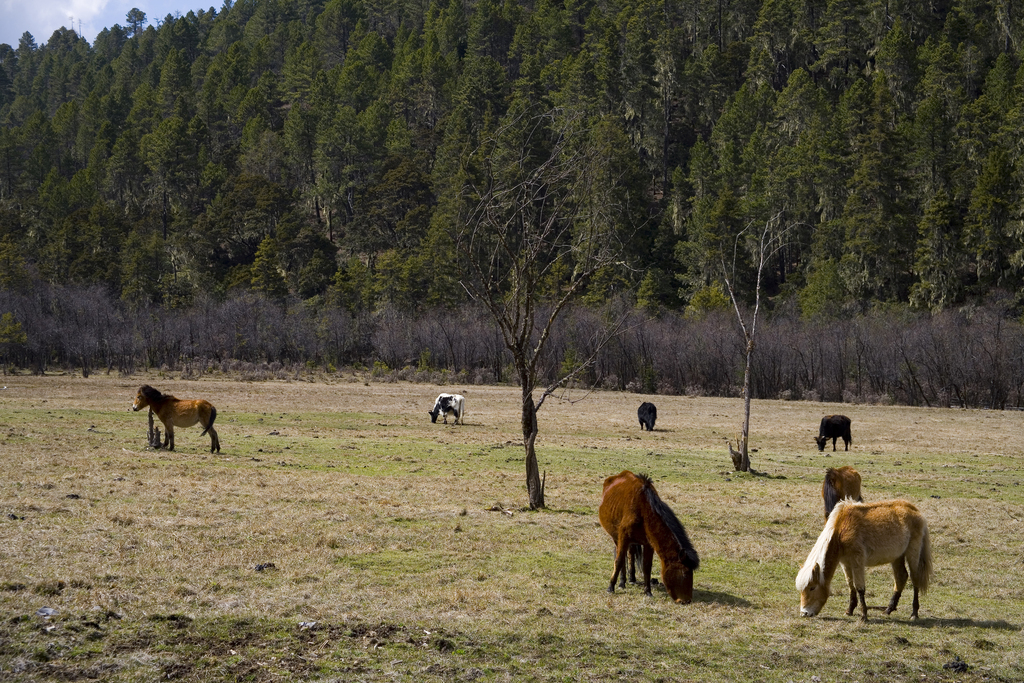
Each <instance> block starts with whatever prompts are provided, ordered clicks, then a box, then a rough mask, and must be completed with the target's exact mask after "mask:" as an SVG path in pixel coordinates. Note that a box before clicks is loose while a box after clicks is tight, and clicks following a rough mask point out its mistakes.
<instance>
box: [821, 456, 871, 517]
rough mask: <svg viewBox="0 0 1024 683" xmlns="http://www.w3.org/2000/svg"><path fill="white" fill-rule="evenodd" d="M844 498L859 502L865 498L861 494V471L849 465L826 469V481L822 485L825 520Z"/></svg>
mask: <svg viewBox="0 0 1024 683" xmlns="http://www.w3.org/2000/svg"><path fill="white" fill-rule="evenodd" d="M844 498H853V499H854V500H855V501H857V502H858V503H860V502H863V501H864V499H863V498H861V496H860V472H858V471H857V470H855V469H853V468H852V467H850V466H849V465H845V466H844V467H840V468H838V469H837V468H833V467H829V468H828V469H827V470H826V471H825V481H824V482H823V483H822V485H821V499H822V500H823V501H825V521H826V522H827V521H828V516H829V514H830V513H831V512H832V508H834V507H835V506H836V503H838V502H839V501H841V500H843V499H844Z"/></svg>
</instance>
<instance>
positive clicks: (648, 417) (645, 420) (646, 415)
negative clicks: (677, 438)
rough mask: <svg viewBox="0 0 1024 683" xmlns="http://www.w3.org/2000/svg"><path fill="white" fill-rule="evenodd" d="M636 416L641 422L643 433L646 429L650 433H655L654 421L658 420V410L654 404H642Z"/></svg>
mask: <svg viewBox="0 0 1024 683" xmlns="http://www.w3.org/2000/svg"><path fill="white" fill-rule="evenodd" d="M636 416H637V418H638V419H639V420H640V429H641V431H642V430H643V429H644V427H646V428H647V431H649V432H653V431H654V421H655V420H657V419H658V409H657V408H655V407H654V404H653V403H647V402H644V403H641V404H640V407H639V408H637V410H636Z"/></svg>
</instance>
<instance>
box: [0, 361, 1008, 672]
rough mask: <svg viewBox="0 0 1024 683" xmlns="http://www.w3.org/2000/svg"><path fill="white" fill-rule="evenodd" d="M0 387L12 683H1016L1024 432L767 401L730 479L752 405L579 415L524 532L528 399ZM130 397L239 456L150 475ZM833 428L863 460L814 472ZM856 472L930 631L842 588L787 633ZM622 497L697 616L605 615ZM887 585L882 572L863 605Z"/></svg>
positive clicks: (548, 406)
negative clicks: (914, 526)
mask: <svg viewBox="0 0 1024 683" xmlns="http://www.w3.org/2000/svg"><path fill="white" fill-rule="evenodd" d="M0 383H5V384H6V388H5V389H2V390H0V466H2V472H3V474H2V477H0V514H2V517H0V619H2V621H0V680H20V681H37V680H87V679H99V680H105V681H153V680H157V679H162V680H181V681H214V680H230V681H234V680H251V681H272V680H324V681H330V680H337V681H613V680H614V681H617V680H629V681H637V680H644V681H782V682H785V681H812V680H820V681H823V682H830V681H859V682H866V681H872V680H878V681H1021V680H1024V657H1022V655H1021V654H1020V652H1021V643H1022V642H1024V641H1022V639H1021V633H1020V631H1021V627H1022V626H1024V581H1022V578H1021V574H1022V571H1024V559H1022V558H1024V553H1022V539H1024V524H1022V519H1024V489H1022V487H1021V485H1020V484H1021V480H1022V478H1024V476H1022V471H1021V467H1022V464H1024V455H1022V448H1024V447H1022V445H1021V437H1022V436H1024V413H1020V412H990V411H963V410H944V409H920V408H904V407H893V406H860V405H844V406H838V405H834V404H817V403H805V402H772V401H757V402H755V403H754V407H753V417H752V425H751V433H752V442H751V446H752V448H755V449H757V451H756V452H754V453H753V454H752V463H753V467H754V468H755V469H756V470H757V471H756V473H755V474H753V475H750V474H743V475H737V474H736V473H733V472H732V471H731V469H732V467H731V461H730V459H729V455H728V452H727V449H726V445H725V439H727V438H730V437H735V435H736V432H737V430H738V426H739V424H740V418H741V410H742V404H741V401H739V400H737V399H732V400H727V399H713V398H688V397H668V396H654V397H650V396H641V395H636V394H624V393H612V392H599V393H594V394H590V395H586V396H585V395H584V394H572V395H570V396H566V397H565V398H566V399H571V400H561V401H553V400H550V399H549V401H548V402H546V403H545V405H544V407H543V409H542V410H541V413H540V415H539V417H540V437H539V439H538V455H539V458H540V464H541V469H542V470H546V472H547V491H546V494H547V503H548V506H549V507H548V509H546V510H543V511H539V512H530V511H528V510H524V509H523V505H524V504H525V502H526V492H525V486H524V479H525V474H524V472H525V468H524V464H523V450H522V445H521V435H520V432H519V414H518V405H517V404H518V389H517V388H515V387H479V386H466V387H463V386H452V387H437V386H427V385H413V384H376V383H371V384H367V383H365V382H364V381H363V379H362V378H357V377H355V376H332V377H330V378H325V377H320V378H317V381H272V382H261V383H247V382H239V381H232V380H230V379H217V378H204V379H202V380H198V381H182V380H179V379H177V378H176V377H173V376H166V377H165V376H159V375H156V374H153V375H147V376H137V377H132V378H116V377H104V376H93V377H90V378H88V379H83V378H81V377H76V376H70V375H69V376H55V377H29V376H17V377H12V376H8V377H5V378H3V379H2V380H0ZM142 383H150V384H153V385H154V386H156V387H157V388H159V389H161V390H163V391H169V392H173V393H174V394H175V395H177V396H179V397H181V398H185V397H203V398H207V399H209V400H210V401H212V402H213V403H214V404H215V405H216V406H217V408H218V411H219V412H218V417H217V427H218V431H219V433H220V439H221V443H222V447H223V452H222V453H220V454H213V455H211V454H210V453H209V452H208V451H209V438H208V437H200V431H201V430H200V429H199V428H198V427H194V428H190V429H184V430H177V432H176V446H177V450H176V451H175V452H166V451H154V450H152V449H148V448H146V429H147V420H146V415H145V413H144V412H140V413H132V412H130V411H129V408H130V404H131V400H132V398H133V397H134V394H135V391H136V389H137V388H138V386H139V385H140V384H142ZM439 390H445V391H459V392H461V393H463V394H465V396H466V407H467V415H466V424H465V425H464V426H463V425H458V426H453V425H448V426H445V425H443V424H440V423H439V424H431V422H430V418H429V417H428V415H427V414H426V411H427V410H429V409H430V407H431V406H432V404H433V398H434V396H435V395H436V394H437V393H438V391H439ZM577 399H583V400H577ZM643 400H652V401H653V402H655V403H656V404H657V406H658V414H659V418H658V423H657V429H656V430H655V431H654V432H651V433H647V432H641V431H640V430H639V426H638V424H637V422H636V408H637V406H638V405H639V404H640V402H641V401H643ZM832 412H843V413H845V414H846V415H849V416H850V417H851V418H852V419H853V438H854V443H853V446H852V450H851V451H850V452H848V453H844V452H842V451H841V450H840V452H838V453H835V454H832V453H831V452H826V453H819V452H818V451H817V449H816V447H815V446H814V444H813V441H812V437H813V436H815V435H816V434H817V424H818V421H819V420H820V418H821V416H822V415H823V414H827V413H832ZM839 447H840V449H841V448H842V442H841V440H840V446H839ZM847 464H848V465H853V466H854V467H856V468H857V469H858V470H859V471H860V473H861V475H862V476H863V487H864V489H863V490H864V496H865V499H866V500H882V499H889V498H905V499H907V500H910V501H911V502H913V503H914V504H916V505H917V506H918V507H919V508H920V509H921V511H922V513H923V514H924V516H925V517H926V518H927V519H928V521H929V525H930V529H931V538H932V546H933V553H934V558H935V569H936V571H935V576H934V578H933V582H932V586H931V589H930V591H929V592H928V593H927V594H926V595H924V596H923V597H922V599H921V619H920V620H919V621H917V622H911V621H910V620H909V611H910V596H909V593H908V595H905V596H904V600H903V603H902V605H901V607H900V609H899V611H897V612H896V613H895V614H892V615H889V616H886V615H884V614H882V613H881V611H878V610H873V611H872V612H871V615H870V616H871V618H870V621H869V622H868V623H867V624H862V623H860V622H859V621H858V618H857V617H856V616H854V617H847V616H845V603H846V597H845V596H846V595H847V588H846V586H845V581H844V580H843V578H842V575H841V573H840V574H838V575H837V578H836V582H835V583H834V584H833V592H834V596H833V598H832V599H831V600H830V601H829V603H828V604H827V605H826V606H825V609H824V611H823V614H822V616H820V617H816V618H813V619H802V618H800V616H799V596H798V594H797V592H796V590H795V588H794V585H793V582H794V579H795V576H796V573H797V570H798V569H799V567H800V565H801V564H802V562H803V560H804V558H805V557H806V555H807V553H808V551H809V550H810V548H811V546H812V545H813V543H814V540H815V538H816V537H817V535H818V533H819V532H820V530H821V526H822V521H823V518H822V507H821V496H820V489H821V481H822V477H823V475H824V470H825V468H826V467H829V466H840V465H847ZM623 469H630V470H633V471H636V472H640V471H643V472H647V473H650V474H651V475H652V477H653V478H654V480H655V482H656V483H657V486H658V490H659V492H660V493H661V495H662V497H663V498H664V499H665V500H666V501H667V502H668V503H669V505H670V506H671V507H672V508H673V509H674V510H675V512H676V513H677V515H678V516H679V518H680V519H681V520H682V522H683V523H684V525H685V526H686V529H687V531H688V533H689V536H690V539H691V540H692V542H693V544H694V547H695V548H696V549H697V550H698V552H699V553H700V556H701V562H702V563H701V568H700V571H698V572H697V573H696V575H695V581H694V585H695V590H694V602H693V604H690V605H676V604H673V603H671V602H670V601H669V599H668V597H667V594H666V593H665V591H664V590H663V589H661V587H660V586H656V587H655V591H654V597H653V598H645V597H644V596H643V595H642V590H641V589H639V588H637V587H627V589H626V590H625V591H619V592H616V593H615V594H614V595H610V594H608V593H607V592H606V590H605V588H606V586H607V582H608V579H609V577H610V575H611V571H612V561H611V553H612V547H613V546H612V542H611V539H610V538H609V537H608V536H607V534H605V532H604V531H603V530H602V529H601V527H600V525H599V524H598V521H597V506H598V503H599V501H600V494H601V482H602V480H603V479H604V478H605V477H606V476H608V475H610V474H614V473H617V472H619V471H621V470H623ZM657 567H658V563H657V561H655V568H656V571H657ZM891 585H892V572H891V570H890V569H889V568H888V567H878V568H874V569H872V570H869V573H868V603H869V605H871V606H874V607H878V608H882V607H884V606H885V604H886V603H887V602H888V599H889V595H890V591H891ZM41 608H50V609H52V610H56V612H55V613H53V614H52V615H50V616H41V615H40V614H38V613H37V610H40V609H41ZM964 666H966V667H967V668H966V670H963V669H964ZM814 677H817V679H815V678H814Z"/></svg>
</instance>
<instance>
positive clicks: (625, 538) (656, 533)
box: [598, 470, 700, 603]
mask: <svg viewBox="0 0 1024 683" xmlns="http://www.w3.org/2000/svg"><path fill="white" fill-rule="evenodd" d="M598 517H599V518H600V520H601V526H603V527H604V530H605V531H607V532H608V534H609V535H610V536H611V537H612V540H613V541H615V571H614V573H613V574H612V580H611V582H610V583H609V584H608V592H609V593H614V592H615V582H616V580H617V579H618V578H619V575H620V574H621V573H624V572H625V565H626V555H627V554H628V553H629V550H630V546H631V545H632V544H637V545H640V546H641V547H643V553H644V557H643V572H644V593H646V594H647V595H650V594H651V565H652V564H653V562H654V553H658V558H659V559H660V560H661V581H662V583H664V584H665V588H666V589H668V594H669V596H670V597H671V598H672V599H673V600H675V601H676V602H678V603H688V602H690V601H691V600H693V572H694V571H695V570H696V569H697V568H698V567H699V566H700V558H699V557H698V556H697V551H695V550H694V549H693V546H692V545H690V539H689V538H687V536H686V529H684V528H683V525H682V524H681V523H680V522H679V519H678V518H677V517H676V516H675V513H673V512H672V509H671V508H669V506H668V505H666V504H665V502H664V501H663V500H662V499H661V497H660V496H658V492H657V491H656V490H655V489H654V484H653V483H652V482H651V479H650V477H648V476H646V475H644V474H641V475H639V476H638V475H635V474H633V473H632V472H630V471H628V470H623V471H622V472H620V473H619V474H616V475H615V476H612V477H608V478H607V479H605V480H604V494H603V495H602V497H601V507H600V508H599V510H598Z"/></svg>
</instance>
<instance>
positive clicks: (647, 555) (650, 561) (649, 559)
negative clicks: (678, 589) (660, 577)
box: [644, 545, 654, 596]
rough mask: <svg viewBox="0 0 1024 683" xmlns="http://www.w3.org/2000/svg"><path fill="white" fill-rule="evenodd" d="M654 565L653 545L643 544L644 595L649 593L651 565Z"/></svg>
mask: <svg viewBox="0 0 1024 683" xmlns="http://www.w3.org/2000/svg"><path fill="white" fill-rule="evenodd" d="M652 566H654V546H650V545H646V546H644V595H648V596H649V595H650V594H651V567H652Z"/></svg>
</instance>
